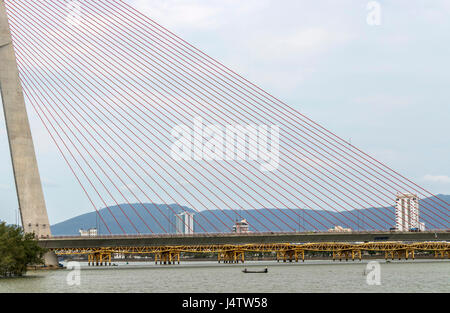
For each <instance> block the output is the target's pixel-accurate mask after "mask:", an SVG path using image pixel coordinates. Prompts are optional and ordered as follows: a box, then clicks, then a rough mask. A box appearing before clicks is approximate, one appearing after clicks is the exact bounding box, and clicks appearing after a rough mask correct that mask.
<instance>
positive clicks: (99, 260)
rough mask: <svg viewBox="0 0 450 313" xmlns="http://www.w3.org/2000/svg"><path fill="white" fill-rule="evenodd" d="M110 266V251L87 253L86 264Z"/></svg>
mask: <svg viewBox="0 0 450 313" xmlns="http://www.w3.org/2000/svg"><path fill="white" fill-rule="evenodd" d="M103 263H105V266H108V265H109V266H111V253H110V252H106V253H105V252H95V253H93V254H88V266H103Z"/></svg>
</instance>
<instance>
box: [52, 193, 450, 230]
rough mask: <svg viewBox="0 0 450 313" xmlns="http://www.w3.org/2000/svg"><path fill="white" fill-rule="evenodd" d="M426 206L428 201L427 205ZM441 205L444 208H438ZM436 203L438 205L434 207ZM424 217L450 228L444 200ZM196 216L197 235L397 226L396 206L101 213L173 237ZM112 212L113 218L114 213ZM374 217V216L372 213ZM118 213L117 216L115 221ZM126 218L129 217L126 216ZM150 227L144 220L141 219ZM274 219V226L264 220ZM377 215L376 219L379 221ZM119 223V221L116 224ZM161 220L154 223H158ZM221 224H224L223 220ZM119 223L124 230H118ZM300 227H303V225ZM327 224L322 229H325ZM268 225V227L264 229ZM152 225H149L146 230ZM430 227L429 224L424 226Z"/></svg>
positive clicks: (75, 224) (74, 226) (81, 222)
mask: <svg viewBox="0 0 450 313" xmlns="http://www.w3.org/2000/svg"><path fill="white" fill-rule="evenodd" d="M438 197H439V198H440V199H441V200H444V201H445V202H447V203H450V195H438ZM425 202H427V203H425ZM436 202H437V203H439V204H441V205H442V206H443V207H442V206H439V205H437V204H436ZM431 205H433V206H434V207H432V206H431ZM420 208H421V209H420V212H421V213H420V214H421V217H422V218H423V219H425V220H427V221H430V222H431V223H432V224H434V225H435V226H436V227H437V228H440V229H444V228H450V225H449V221H448V219H447V220H444V219H442V218H439V216H444V213H445V214H447V215H448V213H449V211H450V209H449V206H448V205H445V204H444V203H443V202H442V201H440V200H437V199H434V197H431V198H426V199H423V200H421V201H420ZM184 211H188V212H194V213H195V221H196V222H195V224H194V230H195V232H197V233H202V232H229V231H230V228H231V227H232V226H233V224H234V221H236V220H240V219H241V218H245V219H247V221H248V222H249V224H250V225H251V230H252V231H262V232H264V231H274V232H277V231H292V230H298V231H303V230H314V229H315V228H317V229H319V230H326V228H325V227H324V226H323V225H325V226H327V227H328V226H330V223H332V224H333V225H340V226H344V227H350V228H352V229H354V230H358V229H367V228H372V227H368V226H367V225H372V226H373V228H376V229H380V230H382V229H389V228H391V227H393V226H394V223H395V222H394V220H395V210H394V207H393V206H390V207H387V208H367V209H362V210H358V211H356V210H352V211H344V212H341V213H338V212H335V211H333V212H330V211H325V210H309V209H305V210H303V209H298V208H292V209H280V210H279V209H259V210H254V209H252V210H247V211H244V210H235V211H233V210H223V211H221V210H210V211H201V212H195V211H194V210H193V209H191V208H188V207H185V206H180V205H177V204H171V205H165V204H153V203H147V204H144V205H143V206H142V205H141V204H131V205H130V204H121V205H120V206H111V207H107V208H103V209H101V210H99V214H100V215H101V216H102V218H103V220H104V221H105V223H106V224H107V225H108V227H109V230H110V231H111V233H112V234H122V233H123V231H125V232H126V233H127V234H136V233H137V231H136V229H137V230H138V231H139V233H142V234H145V233H150V231H149V228H150V229H151V230H152V231H153V232H154V233H166V231H167V232H170V233H174V232H175V227H174V225H175V220H176V217H175V214H176V213H180V212H184ZM111 213H112V214H111ZM374 213H375V215H374ZM113 215H114V217H113ZM125 215H127V216H128V217H126V216H125ZM138 215H139V216H140V217H142V219H143V220H144V221H145V223H147V225H145V224H144V222H142V220H141V218H139V216H138ZM152 216H153V217H152ZM265 216H266V217H268V218H270V219H271V220H272V221H273V222H274V224H272V223H270V222H268V221H267V219H266V218H265ZM377 216H378V217H377ZM115 219H117V221H116V220H115ZM128 219H129V220H130V221H131V222H132V223H133V224H134V225H135V227H136V229H135V228H134V227H133V226H132V225H131V223H130V221H129V220H128ZM155 220H156V221H158V222H156V221H155ZM222 221H223V222H222ZM118 224H120V225H121V226H122V227H123V231H122V229H121V228H120V227H119V225H118ZM275 224H277V225H279V228H278V227H277V226H276V225H275ZM299 224H300V225H299ZM322 224H323V225H322ZM263 225H265V226H266V227H267V228H268V229H267V228H265V227H264V226H263ZM147 226H148V227H147ZM426 226H427V227H429V228H436V227H431V225H426ZM91 227H97V228H98V229H99V233H100V234H103V235H107V234H109V232H108V230H107V229H106V227H105V225H104V223H103V222H102V221H101V219H100V218H99V216H98V214H97V213H96V212H92V213H86V214H83V215H79V216H77V217H74V218H71V219H69V220H67V221H64V222H61V223H58V224H55V225H53V226H51V230H52V234H53V235H55V236H63V235H79V232H78V231H79V229H80V228H83V229H88V228H91Z"/></svg>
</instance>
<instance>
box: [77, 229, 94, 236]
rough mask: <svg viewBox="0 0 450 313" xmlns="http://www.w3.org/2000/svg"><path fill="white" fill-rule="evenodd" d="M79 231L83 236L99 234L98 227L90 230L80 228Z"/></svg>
mask: <svg viewBox="0 0 450 313" xmlns="http://www.w3.org/2000/svg"><path fill="white" fill-rule="evenodd" d="M78 232H79V233H80V236H81V237H96V236H97V235H98V230H97V228H89V229H88V230H84V229H79V230H78Z"/></svg>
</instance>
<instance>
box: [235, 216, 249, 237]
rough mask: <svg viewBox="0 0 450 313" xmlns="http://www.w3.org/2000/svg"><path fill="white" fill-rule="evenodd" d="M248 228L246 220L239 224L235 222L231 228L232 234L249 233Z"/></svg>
mask: <svg viewBox="0 0 450 313" xmlns="http://www.w3.org/2000/svg"><path fill="white" fill-rule="evenodd" d="M249 232H250V230H249V226H248V222H247V220H246V219H243V220H241V221H240V222H238V221H236V224H234V226H233V233H241V234H242V233H249Z"/></svg>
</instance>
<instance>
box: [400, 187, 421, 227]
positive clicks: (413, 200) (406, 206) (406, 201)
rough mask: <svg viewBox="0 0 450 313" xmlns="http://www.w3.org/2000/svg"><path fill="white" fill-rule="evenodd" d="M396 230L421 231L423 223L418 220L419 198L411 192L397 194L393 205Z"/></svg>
mask: <svg viewBox="0 0 450 313" xmlns="http://www.w3.org/2000/svg"><path fill="white" fill-rule="evenodd" d="M395 228H396V230H397V231H423V230H425V224H424V223H421V222H420V221H419V198H418V197H417V195H414V194H411V193H399V194H397V199H396V207H395Z"/></svg>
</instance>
